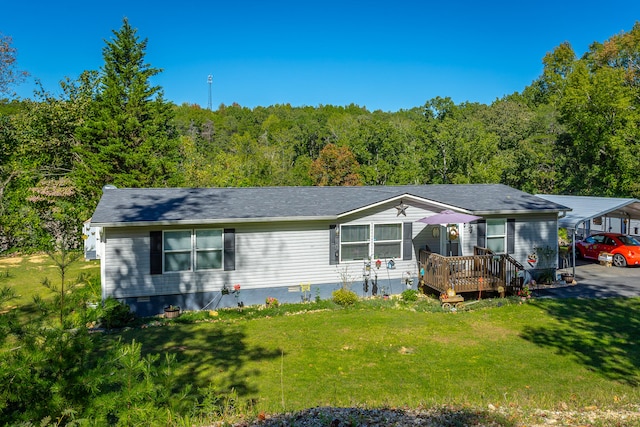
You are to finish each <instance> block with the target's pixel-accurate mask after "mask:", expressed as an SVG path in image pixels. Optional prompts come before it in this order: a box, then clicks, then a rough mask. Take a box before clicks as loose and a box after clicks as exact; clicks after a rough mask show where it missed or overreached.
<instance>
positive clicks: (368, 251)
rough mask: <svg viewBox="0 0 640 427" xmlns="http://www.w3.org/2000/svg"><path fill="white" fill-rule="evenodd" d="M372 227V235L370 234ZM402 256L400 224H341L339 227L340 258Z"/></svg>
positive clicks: (363, 258)
mask: <svg viewBox="0 0 640 427" xmlns="http://www.w3.org/2000/svg"><path fill="white" fill-rule="evenodd" d="M371 227H373V235H372V234H371ZM371 257H373V258H400V257H402V224H375V225H370V224H364V225H343V226H341V227H340V259H341V260H342V261H359V260H366V259H369V258H371Z"/></svg>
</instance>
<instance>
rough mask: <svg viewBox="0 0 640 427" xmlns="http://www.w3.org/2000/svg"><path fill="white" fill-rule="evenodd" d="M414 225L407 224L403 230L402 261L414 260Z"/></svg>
mask: <svg viewBox="0 0 640 427" xmlns="http://www.w3.org/2000/svg"><path fill="white" fill-rule="evenodd" d="M412 230H413V228H412V224H411V223H410V222H405V223H404V224H403V230H402V259H405V260H406V259H412V258H413V236H412Z"/></svg>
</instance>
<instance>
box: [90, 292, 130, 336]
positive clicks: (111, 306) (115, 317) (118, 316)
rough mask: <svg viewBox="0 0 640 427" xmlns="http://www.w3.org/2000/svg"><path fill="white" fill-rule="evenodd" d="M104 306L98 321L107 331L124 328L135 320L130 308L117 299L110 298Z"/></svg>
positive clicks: (104, 302)
mask: <svg viewBox="0 0 640 427" xmlns="http://www.w3.org/2000/svg"><path fill="white" fill-rule="evenodd" d="M102 304H103V306H102V309H101V311H100V312H99V314H98V321H99V322H100V324H102V325H103V326H104V327H105V328H107V329H118V328H123V327H125V326H127V325H128V324H130V323H131V322H133V321H134V320H135V315H134V313H132V312H131V310H130V309H129V306H128V305H127V304H124V303H122V302H120V301H118V300H116V299H115V298H112V297H109V298H107V299H106V300H104V301H103V303H102Z"/></svg>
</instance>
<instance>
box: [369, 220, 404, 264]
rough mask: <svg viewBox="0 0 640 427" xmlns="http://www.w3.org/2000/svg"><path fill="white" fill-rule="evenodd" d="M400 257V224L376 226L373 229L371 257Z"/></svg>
mask: <svg viewBox="0 0 640 427" xmlns="http://www.w3.org/2000/svg"><path fill="white" fill-rule="evenodd" d="M401 256H402V224H376V225H375V226H374V228H373V257H374V258H376V259H378V258H400V257H401Z"/></svg>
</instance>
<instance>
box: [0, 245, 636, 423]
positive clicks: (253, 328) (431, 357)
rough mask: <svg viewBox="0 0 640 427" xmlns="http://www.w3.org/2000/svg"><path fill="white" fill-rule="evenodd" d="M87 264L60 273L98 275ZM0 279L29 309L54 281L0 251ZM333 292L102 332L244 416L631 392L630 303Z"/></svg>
mask: <svg viewBox="0 0 640 427" xmlns="http://www.w3.org/2000/svg"><path fill="white" fill-rule="evenodd" d="M98 271H99V267H98V264H97V263H96V262H84V261H81V262H78V263H77V264H75V265H74V266H73V268H72V270H71V271H70V272H69V274H68V276H67V277H69V278H70V279H72V278H74V277H76V276H77V275H78V274H79V273H81V272H83V273H89V274H95V275H97V274H98ZM4 272H6V273H5V274H3V275H2V276H1V277H0V286H4V285H9V286H11V287H13V288H14V289H16V292H17V293H18V294H19V295H20V297H19V299H17V300H14V301H12V302H11V304H14V305H17V306H18V308H19V309H22V308H24V307H28V305H29V304H30V301H31V297H32V296H33V295H38V294H42V293H43V292H45V293H46V292H49V291H48V290H47V289H45V288H44V287H43V286H41V285H40V283H41V281H42V279H43V278H44V277H49V278H50V279H51V280H52V281H55V280H58V276H57V270H56V269H55V268H54V267H52V263H51V262H50V260H48V259H47V258H46V256H45V255H41V256H36V257H24V258H20V259H14V258H8V259H0V274H2V273H4ZM518 302H519V300H517V299H504V300H492V301H482V302H480V303H474V304H472V305H469V306H468V307H469V309H470V310H469V311H462V312H457V313H445V312H443V311H442V310H441V309H440V307H439V304H438V302H437V300H434V299H425V300H421V301H418V302H416V303H401V302H399V301H398V300H397V299H392V300H389V301H383V300H381V299H375V300H370V301H360V302H358V303H357V304H356V305H355V306H353V307H350V308H339V307H337V306H336V305H335V304H333V303H331V302H330V301H321V302H319V303H310V304H283V305H281V306H280V307H277V308H269V309H264V308H263V307H245V308H244V310H242V311H239V310H237V309H228V310H220V311H219V312H200V313H187V314H185V315H183V316H182V317H180V318H178V319H176V320H173V321H166V320H162V319H145V321H144V324H143V325H142V326H140V325H138V326H136V327H134V328H131V329H126V330H123V331H120V332H117V333H111V334H106V335H104V336H103V337H102V338H103V339H104V340H105V343H106V344H108V343H109V342H110V340H112V339H119V338H122V339H123V340H124V341H127V342H128V341H131V340H134V339H135V340H136V341H137V342H140V343H142V345H143V351H144V352H146V353H158V354H162V353H174V354H175V355H176V357H177V360H178V361H179V366H178V369H177V370H176V372H175V384H176V389H179V388H181V386H184V385H186V384H190V385H192V386H194V387H197V388H214V389H215V390H216V392H218V393H229V395H231V396H238V397H239V399H241V400H242V401H243V402H248V403H249V404H250V408H251V411H253V414H254V415H255V414H258V413H260V412H266V413H280V412H289V411H296V410H303V409H305V408H311V407H316V406H335V407H354V406H355V407H370V408H377V407H394V408H403V407H409V408H417V407H432V406H445V407H448V406H449V405H452V406H455V407H459V408H482V409H486V408H488V407H497V408H507V409H509V410H510V411H516V412H517V411H532V412H533V411H536V410H538V409H548V410H556V409H557V410H566V409H569V410H571V409H575V410H579V411H584V408H602V409H606V408H614V409H615V408H626V407H629V406H630V405H636V409H637V405H638V402H640V387H638V386H639V385H640V299H638V298H634V299H607V300H535V299H533V300H531V301H530V302H527V303H525V304H519V303H518Z"/></svg>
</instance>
